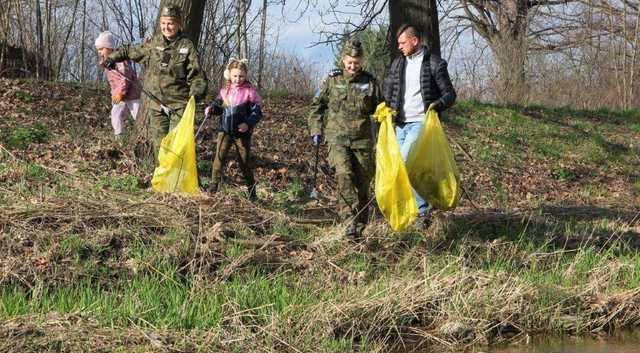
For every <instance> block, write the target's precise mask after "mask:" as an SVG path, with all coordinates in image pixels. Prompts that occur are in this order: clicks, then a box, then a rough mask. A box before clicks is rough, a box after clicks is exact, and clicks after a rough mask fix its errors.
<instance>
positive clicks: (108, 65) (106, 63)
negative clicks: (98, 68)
mask: <svg viewBox="0 0 640 353" xmlns="http://www.w3.org/2000/svg"><path fill="white" fill-rule="evenodd" d="M102 67H104V68H105V69H107V70H113V69H115V68H116V62H115V61H113V59H111V58H105V59H104V60H103V61H102Z"/></svg>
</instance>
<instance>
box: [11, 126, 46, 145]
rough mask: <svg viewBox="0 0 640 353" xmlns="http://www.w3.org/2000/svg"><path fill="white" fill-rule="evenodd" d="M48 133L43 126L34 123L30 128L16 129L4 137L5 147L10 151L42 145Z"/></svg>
mask: <svg viewBox="0 0 640 353" xmlns="http://www.w3.org/2000/svg"><path fill="white" fill-rule="evenodd" d="M48 138H49V132H48V130H47V128H46V127H45V126H44V124H41V123H35V124H33V126H31V127H18V128H16V129H15V130H13V131H12V132H11V133H9V135H8V136H6V137H5V143H6V146H7V147H8V148H10V149H25V148H27V147H28V146H29V145H30V144H32V143H44V142H46V141H47V139H48Z"/></svg>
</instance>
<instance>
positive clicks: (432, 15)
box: [389, 0, 440, 55]
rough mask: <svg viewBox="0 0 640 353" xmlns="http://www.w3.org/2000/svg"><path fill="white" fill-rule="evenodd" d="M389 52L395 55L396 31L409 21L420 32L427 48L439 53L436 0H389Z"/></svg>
mask: <svg viewBox="0 0 640 353" xmlns="http://www.w3.org/2000/svg"><path fill="white" fill-rule="evenodd" d="M389 17H390V18H391V25H390V33H389V34H390V37H389V38H390V40H389V45H390V48H389V49H390V50H389V52H390V53H393V55H397V54H399V53H400V52H399V51H398V42H397V41H396V31H397V30H398V29H399V28H400V26H402V25H404V24H407V23H410V24H413V25H414V26H416V27H417V28H418V30H419V31H420V32H421V33H422V37H423V42H424V44H425V45H426V46H427V48H429V50H430V51H431V52H432V53H434V54H438V55H440V27H439V25H438V9H437V8H436V0H389Z"/></svg>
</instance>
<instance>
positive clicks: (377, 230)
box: [0, 81, 640, 352]
mask: <svg viewBox="0 0 640 353" xmlns="http://www.w3.org/2000/svg"><path fill="white" fill-rule="evenodd" d="M29 84H30V83H29V82H19V83H16V85H18V86H20V91H21V92H35V90H33V91H30V90H29V89H28V88H29V87H28V85H29ZM32 84H33V85H37V83H32ZM1 85H2V81H0V93H2V90H1ZM59 89H60V90H61V91H62V93H63V94H64V91H65V90H69V91H70V97H75V96H74V95H73V92H74V90H75V89H77V87H75V86H68V87H67V86H64V85H62V86H60V88H59ZM91 90H92V88H87V93H86V97H85V98H84V99H88V100H89V106H92V107H93V108H92V109H90V110H86V111H84V110H82V109H85V108H84V107H85V105H80V104H77V103H78V102H74V101H73V100H72V98H69V99H68V100H69V102H67V104H66V105H64V106H63V105H60V106H56V105H54V104H49V105H47V106H48V107H49V108H48V109H49V110H46V112H47V114H50V115H47V116H49V117H50V118H51V122H50V124H48V125H46V126H50V127H49V128H48V129H45V130H44V131H47V132H48V134H47V135H46V137H43V139H41V140H39V139H38V138H36V136H37V135H38V133H39V132H42V131H43V129H41V128H36V125H34V123H33V122H32V121H29V120H28V119H29V117H28V116H26V115H16V116H13V117H12V118H11V119H13V120H11V121H10V122H9V121H1V122H0V129H1V130H2V131H18V130H19V129H24V130H23V131H28V132H29V133H24V134H22V133H21V134H22V135H21V136H24V137H21V138H19V139H16V141H21V143H16V144H11V145H10V144H8V143H6V141H7V138H8V137H9V136H12V135H8V134H5V135H3V136H2V141H3V145H2V148H0V205H1V206H2V207H1V208H0V230H1V232H0V233H1V234H2V236H0V269H1V270H0V284H1V285H0V288H1V289H0V351H3V352H5V351H6V352H41V351H105V352H106V351H108V352H118V351H122V352H125V351H126V352H129V351H131V352H136V351H140V352H143V351H154V352H155V351H159V352H169V351H189V352H207V351H219V352H247V351H272V352H276V351H277V352H280V351H291V352H295V351H314V352H345V351H362V352H387V351H393V350H399V351H402V349H403V347H404V346H403V345H404V344H405V343H407V344H409V343H416V344H423V345H426V346H428V347H432V348H433V350H434V351H461V350H464V349H475V348H471V346H474V345H475V346H482V345H487V344H495V343H500V342H505V341H506V342H509V341H512V340H517V339H518V337H523V335H525V334H531V335H533V334H537V333H549V334H569V335H576V334H577V335H582V334H589V333H591V332H599V331H602V330H604V331H613V330H615V329H620V328H631V327H634V325H636V323H637V322H638V321H639V320H640V314H638V313H639V312H640V311H639V310H638V302H639V300H640V293H639V292H638V290H637V288H638V287H639V286H640V253H639V251H638V250H639V249H640V243H638V240H637V239H638V232H637V224H638V223H637V214H638V212H640V211H639V210H638V209H637V208H634V207H631V206H629V205H634V202H635V200H636V199H634V198H633V197H637V195H638V194H639V193H640V191H639V190H640V187H639V186H638V176H637V174H634V173H637V171H636V169H635V168H632V166H634V165H637V162H638V161H637V156H636V155H635V153H636V152H635V150H634V149H633V148H632V147H629V145H630V144H634V145H637V144H638V143H640V141H638V140H637V134H636V132H635V130H634V129H635V128H634V126H636V125H637V124H640V121H639V120H638V115H637V112H610V111H602V112H592V111H573V110H570V109H567V108H563V109H546V108H544V107H528V108H508V107H502V106H496V105H490V104H482V103H478V102H460V103H459V104H457V105H456V107H455V108H454V109H453V110H452V111H451V112H449V114H448V115H447V116H446V118H443V122H444V125H445V128H446V129H447V134H448V136H449V137H450V138H451V140H452V141H455V142H452V145H453V146H454V151H455V152H456V157H457V160H458V161H459V166H460V168H461V170H462V177H463V182H464V184H463V185H464V186H465V188H466V189H467V190H468V191H469V193H470V195H469V196H470V197H471V198H473V200H474V203H475V204H476V205H477V206H478V208H474V207H473V206H472V205H471V204H470V203H469V201H468V199H466V198H465V199H464V200H463V201H462V204H461V205H460V207H459V208H458V209H457V210H455V211H454V212H449V213H446V214H442V213H441V214H439V215H437V217H436V221H435V224H434V225H433V226H432V228H430V229H429V230H428V231H426V232H424V231H420V230H418V229H416V228H409V229H407V230H405V231H403V232H399V233H393V232H391V231H390V230H389V228H388V227H387V226H386V224H385V222H384V220H383V219H381V218H380V216H379V215H376V216H375V217H374V218H373V220H372V221H371V223H370V225H369V226H368V228H367V230H366V232H365V239H364V241H363V242H362V243H360V244H355V243H352V242H349V241H347V240H346V239H344V237H343V236H342V232H343V225H342V224H340V223H339V222H336V221H334V220H333V217H334V213H333V210H334V209H335V200H333V199H332V197H333V195H334V191H335V190H334V187H335V186H334V183H333V181H332V180H331V179H330V178H329V177H327V176H326V175H327V174H329V175H330V174H331V171H330V168H328V167H327V166H326V165H323V161H324V159H325V156H326V151H324V150H323V151H321V153H323V154H322V155H321V166H320V171H321V173H319V176H318V184H317V186H318V189H319V191H320V194H321V199H320V200H319V201H313V200H309V199H308V198H307V197H306V196H307V194H308V191H309V190H308V188H309V182H310V181H309V180H307V178H305V175H307V174H308V172H309V168H310V167H309V166H308V162H307V161H309V160H311V161H312V160H313V158H312V157H313V155H312V151H310V150H309V149H308V145H309V143H308V139H307V137H306V135H305V133H304V131H303V129H304V126H303V125H301V124H299V122H298V121H297V120H295V119H293V117H299V116H301V112H302V111H303V110H304V109H303V108H304V107H293V106H291V105H292V103H291V101H289V100H286V99H285V100H284V101H283V102H282V103H279V102H280V101H278V100H279V99H281V98H280V97H281V93H278V92H274V93H273V94H272V95H271V96H269V95H267V97H269V103H267V105H266V106H265V111H266V112H267V114H266V116H267V117H269V116H271V117H272V118H270V119H271V120H270V119H269V118H267V119H265V121H264V122H261V125H259V126H258V129H260V130H257V132H256V140H255V141H254V142H255V145H254V146H255V149H254V151H256V155H257V156H259V157H260V158H261V163H260V164H259V168H260V170H259V171H258V172H257V179H258V180H259V196H260V201H259V202H257V203H251V202H248V201H247V200H246V197H245V195H244V190H245V189H244V188H243V187H235V186H234V185H243V184H242V182H241V176H240V175H239V173H238V171H237V168H236V167H228V168H227V170H226V171H225V173H226V179H228V181H229V183H228V184H227V185H226V186H225V188H223V190H222V191H221V192H219V193H218V194H216V195H214V196H210V195H201V196H197V197H193V198H187V197H181V196H177V195H164V194H155V193H151V192H149V191H147V188H148V179H149V175H147V173H146V172H145V170H146V169H145V168H143V167H140V166H138V165H136V163H135V158H134V157H133V156H132V155H131V153H130V151H128V150H127V148H129V147H130V146H124V147H120V146H117V145H115V143H114V142H113V141H111V140H110V139H109V138H110V135H111V130H110V129H111V127H110V126H109V124H108V120H107V118H106V117H108V115H107V114H106V113H107V112H106V108H104V109H103V110H104V111H101V110H99V111H98V113H96V111H95V107H98V109H101V108H99V107H100V105H99V103H96V102H100V101H101V100H100V99H102V98H104V97H102V98H100V97H101V96H100V97H98V96H96V97H95V98H92V96H91V94H92V91H91ZM29 94H30V95H32V96H34V97H37V96H36V94H35V93H29ZM8 97H9V98H8V99H13V100H14V102H16V104H20V107H21V109H23V110H24V111H25V112H28V111H34V109H33V107H32V105H37V104H39V101H38V99H35V100H29V99H25V98H24V97H22V96H20V95H15V96H8ZM92 99H95V101H92ZM91 102H93V103H91ZM94 103H95V104H94ZM270 104H273V105H274V106H271V105H270ZM275 112H278V114H275ZM269 113H271V114H269ZM101 114H104V116H102V115H101ZM41 119H46V117H41ZM81 119H86V120H87V121H88V122H87V125H86V126H91V127H92V128H91V129H83V128H82V126H83V125H82V124H78V122H79V121H81ZM54 122H58V124H59V125H56V123H54ZM3 124H5V125H3ZM6 124H11V126H15V127H17V128H16V129H14V130H9V129H5V127H6V126H8V125H6ZM634 124H636V125H634ZM69 126H72V127H74V126H75V127H74V128H72V129H71V130H69V129H67V127H69ZM94 127H95V128H94ZM63 131H65V132H67V133H62V132H63ZM270 131H273V133H272V135H270ZM49 132H50V133H49ZM39 141H40V142H39ZM274 141H275V142H274ZM285 141H286V148H280V147H278V146H279V145H281V144H284V142H285ZM281 142H282V143H281ZM276 147H278V148H279V149H276ZM280 149H282V150H285V151H284V152H281V151H280ZM305 163H306V164H305ZM630 166H631V167H630ZM200 167H201V168H202V170H201V171H205V170H209V169H208V168H209V167H208V166H200ZM205 179H206V178H205ZM603 180H606V181H607V182H606V183H605V182H603ZM633 195H636V196H633ZM453 326H457V327H464V328H467V329H468V330H466V329H465V330H459V331H454V332H450V331H447V330H445V327H453ZM88 340H89V341H90V342H91V347H87V344H86V342H87V341H88ZM479 349H485V348H479Z"/></svg>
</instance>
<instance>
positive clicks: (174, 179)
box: [151, 97, 199, 194]
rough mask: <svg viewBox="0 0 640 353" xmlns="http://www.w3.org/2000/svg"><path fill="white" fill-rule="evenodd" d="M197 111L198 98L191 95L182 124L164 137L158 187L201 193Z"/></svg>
mask: <svg viewBox="0 0 640 353" xmlns="http://www.w3.org/2000/svg"><path fill="white" fill-rule="evenodd" d="M195 113H196V101H195V98H194V97H191V99H189V103H188V104H187V108H186V109H185V110H184V114H183V115H182V118H181V119H180V122H179V123H178V125H177V126H176V127H175V128H173V129H172V130H171V131H169V133H168V134H167V136H165V137H164V138H163V139H162V143H161V144H160V151H159V153H158V167H156V169H155V171H154V172H153V179H151V185H152V187H153V190H154V191H157V192H184V193H189V194H195V193H198V191H199V190H198V169H197V167H196V140H195V136H194V135H193V124H194V119H195Z"/></svg>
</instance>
